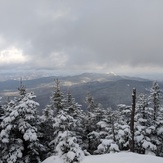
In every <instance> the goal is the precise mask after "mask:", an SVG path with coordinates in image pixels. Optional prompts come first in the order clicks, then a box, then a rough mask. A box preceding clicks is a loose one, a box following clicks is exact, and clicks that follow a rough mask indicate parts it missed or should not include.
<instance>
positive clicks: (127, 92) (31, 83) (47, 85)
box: [0, 73, 163, 109]
mask: <svg viewBox="0 0 163 163" xmlns="http://www.w3.org/2000/svg"><path fill="white" fill-rule="evenodd" d="M54 79H59V80H60V81H61V90H62V91H63V92H64V93H65V94H66V92H67V90H68V89H70V90H71V92H72V95H73V97H75V99H76V101H77V102H78V103H79V104H82V105H83V109H85V108H86V104H85V97H86V96H87V94H88V92H89V93H91V94H92V96H93V97H94V99H95V102H96V103H101V104H102V105H103V106H104V107H112V108H114V109H115V108H116V106H117V105H118V104H121V103H124V104H130V103H131V92H132V89H133V88H136V89H137V95H138V94H140V93H147V94H148V93H149V89H150V88H151V87H152V81H151V80H148V79H143V78H137V77H128V76H119V75H115V74H112V73H111V74H98V73H84V74H80V75H74V76H65V77H62V76H50V77H42V78H39V79H33V80H24V81H23V84H24V85H25V87H26V88H27V91H34V92H35V93H36V96H37V99H36V100H37V101H38V102H39V103H40V106H41V108H44V107H45V105H47V104H48V103H49V97H50V95H51V93H52V89H53V85H54ZM159 84H160V87H161V88H163V84H162V83H159ZM18 87H19V81H17V80H8V81H1V82H0V96H2V97H7V96H15V95H16V93H17V88H18Z"/></svg>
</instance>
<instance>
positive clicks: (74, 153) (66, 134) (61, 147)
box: [52, 109, 84, 163]
mask: <svg viewBox="0 0 163 163" xmlns="http://www.w3.org/2000/svg"><path fill="white" fill-rule="evenodd" d="M75 127H76V120H75V119H74V118H73V117H72V116H71V115H69V114H68V113H67V110H66V109H63V110H60V111H59V112H58V114H57V115H56V117H55V123H54V129H55V132H54V137H55V138H54V140H53V142H52V143H53V144H54V145H55V146H56V148H55V152H56V154H57V155H59V156H60V157H61V158H62V159H63V160H64V161H65V163H67V162H69V163H73V162H80V160H81V159H82V158H83V156H84V152H83V151H82V150H81V148H80V146H79V144H78V141H77V138H76V133H75V131H74V128H75Z"/></svg>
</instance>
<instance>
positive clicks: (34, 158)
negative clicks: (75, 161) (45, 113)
mask: <svg viewBox="0 0 163 163" xmlns="http://www.w3.org/2000/svg"><path fill="white" fill-rule="evenodd" d="M19 94H20V96H19V97H18V98H15V99H14V100H12V101H10V102H8V103H7V105H6V106H5V107H6V109H7V111H6V113H5V116H4V119H3V120H2V123H1V127H2V131H1V133H0V140H1V143H2V146H3V150H2V160H3V162H10V163H20V162H31V163H32V162H33V163H37V162H40V151H41V150H43V146H42V145H41V144H40V143H39V139H38V131H37V107H38V106H39V104H38V103H37V102H35V101H34V100H33V99H34V98H35V97H36V96H35V94H34V93H33V92H31V93H26V90H25V88H24V86H22V85H20V87H19Z"/></svg>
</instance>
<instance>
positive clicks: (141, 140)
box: [135, 94, 156, 154]
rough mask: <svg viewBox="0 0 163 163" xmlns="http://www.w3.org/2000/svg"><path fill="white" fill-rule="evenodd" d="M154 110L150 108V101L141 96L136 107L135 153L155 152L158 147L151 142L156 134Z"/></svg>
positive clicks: (146, 97) (145, 96)
mask: <svg viewBox="0 0 163 163" xmlns="http://www.w3.org/2000/svg"><path fill="white" fill-rule="evenodd" d="M152 112H153V109H152V108H150V99H149V97H148V96H147V95H144V94H140V95H139V97H138V101H137V106H136V116H135V151H136V152H137V153H142V154H144V153H147V152H155V151H156V145H155V144H153V142H152V141H151V135H152V133H153V132H154V128H155V127H154V126H153V120H152V119H153V114H152Z"/></svg>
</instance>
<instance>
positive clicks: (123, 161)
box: [42, 152, 163, 163]
mask: <svg viewBox="0 0 163 163" xmlns="http://www.w3.org/2000/svg"><path fill="white" fill-rule="evenodd" d="M100 162H101V163H108V162H112V163H163V158H161V157H156V156H152V155H140V154H136V153H131V152H120V153H113V154H105V155H94V156H87V157H85V158H84V159H83V161H82V162H81V163H100ZM42 163H63V162H62V161H61V159H59V158H58V157H55V156H52V157H49V158H47V159H46V160H45V161H43V162H42Z"/></svg>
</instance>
